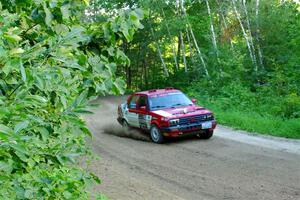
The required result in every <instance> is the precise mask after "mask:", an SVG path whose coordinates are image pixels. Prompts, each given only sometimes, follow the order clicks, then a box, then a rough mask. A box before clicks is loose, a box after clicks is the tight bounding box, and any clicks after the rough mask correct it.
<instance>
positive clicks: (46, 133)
mask: <svg viewBox="0 0 300 200" xmlns="http://www.w3.org/2000/svg"><path fill="white" fill-rule="evenodd" d="M36 131H37V132H39V133H40V134H41V137H42V140H43V141H44V142H45V141H47V139H48V138H49V131H48V130H47V129H46V128H44V127H38V128H36Z"/></svg>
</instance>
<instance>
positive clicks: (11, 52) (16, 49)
mask: <svg viewBox="0 0 300 200" xmlns="http://www.w3.org/2000/svg"><path fill="white" fill-rule="evenodd" d="M24 52H25V51H24V49H22V48H14V49H12V50H10V52H9V53H10V54H11V55H16V54H22V53H24Z"/></svg>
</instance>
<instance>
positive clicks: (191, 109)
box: [152, 106, 211, 118]
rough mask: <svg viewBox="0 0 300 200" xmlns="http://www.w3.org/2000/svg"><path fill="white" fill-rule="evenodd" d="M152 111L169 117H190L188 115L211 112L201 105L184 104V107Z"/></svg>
mask: <svg viewBox="0 0 300 200" xmlns="http://www.w3.org/2000/svg"><path fill="white" fill-rule="evenodd" d="M152 112H153V113H155V114H157V115H160V116H162V117H167V118H178V117H188V116H194V115H202V114H209V113H211V111H209V110H207V109H206V108H203V107H200V106H184V107H177V108H169V109H161V110H155V111H152Z"/></svg>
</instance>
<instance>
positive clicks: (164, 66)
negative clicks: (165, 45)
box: [150, 22, 169, 77]
mask: <svg viewBox="0 0 300 200" xmlns="http://www.w3.org/2000/svg"><path fill="white" fill-rule="evenodd" d="M150 26H151V22H150ZM150 29H151V34H152V37H153V39H154V41H155V44H156V48H157V52H158V55H159V58H160V61H161V64H162V66H163V69H164V73H165V76H166V77H168V76H169V72H168V69H167V66H166V64H165V61H164V58H163V56H162V53H161V50H160V47H159V44H158V42H157V40H156V38H155V35H154V31H153V28H152V27H151V28H150Z"/></svg>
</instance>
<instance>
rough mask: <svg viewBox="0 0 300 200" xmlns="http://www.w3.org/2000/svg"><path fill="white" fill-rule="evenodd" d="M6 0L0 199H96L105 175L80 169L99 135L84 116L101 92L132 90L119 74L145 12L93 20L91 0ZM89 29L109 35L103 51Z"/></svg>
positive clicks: (0, 31)
mask: <svg viewBox="0 0 300 200" xmlns="http://www.w3.org/2000/svg"><path fill="white" fill-rule="evenodd" d="M1 2H4V3H3V4H2V5H1V3H0V12H1V14H0V69H1V71H0V174H1V176H0V185H1V188H0V199H88V198H89V195H88V193H87V192H86V190H85V189H86V187H87V185H88V183H89V182H93V181H96V182H99V179H98V178H97V177H96V176H94V175H93V174H91V173H88V172H85V171H84V170H82V169H81V168H80V167H79V166H78V160H77V159H78V158H79V157H80V156H86V155H89V154H90V153H89V149H88V148H87V146H86V144H85V143H86V139H85V138H86V136H90V135H91V133H90V132H89V130H88V129H87V127H86V125H85V123H84V121H83V120H82V119H81V118H80V114H81V113H86V112H88V111H87V105H88V102H89V100H91V99H93V98H94V96H96V95H98V94H106V93H120V92H123V91H124V89H123V88H124V83H123V81H122V80H121V79H116V78H115V76H114V72H115V71H116V66H117V65H121V64H126V63H128V62H127V61H128V58H127V57H126V56H125V55H124V53H123V52H122V51H121V50H120V49H119V48H118V47H117V45H116V44H118V43H120V42H121V40H123V39H124V38H126V39H127V40H130V39H131V37H132V35H133V33H134V30H136V29H137V28H140V24H139V20H140V19H141V17H142V15H141V12H140V11H136V12H133V11H132V12H129V13H126V14H121V15H120V16H119V17H117V18H116V19H110V20H108V21H107V22H105V23H101V24H92V25H91V24H87V23H81V21H80V16H81V14H82V12H83V11H84V8H85V6H86V3H85V2H87V1H81V0H71V1H63V0H56V1H48V0H47V1H36V0H27V1H4V0H3V1H1ZM124 24H125V26H124ZM121 25H122V26H121ZM96 30H97V31H96ZM88 33H97V34H100V35H101V37H100V39H98V46H97V47H96V49H95V47H94V46H93V48H91V47H90V43H91V42H92V41H93V40H94V38H95V37H96V36H95V35H91V34H88ZM95 50H98V51H95ZM94 52H98V53H94ZM108 52H109V53H108Z"/></svg>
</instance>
